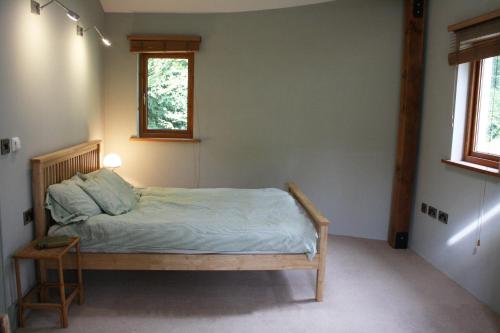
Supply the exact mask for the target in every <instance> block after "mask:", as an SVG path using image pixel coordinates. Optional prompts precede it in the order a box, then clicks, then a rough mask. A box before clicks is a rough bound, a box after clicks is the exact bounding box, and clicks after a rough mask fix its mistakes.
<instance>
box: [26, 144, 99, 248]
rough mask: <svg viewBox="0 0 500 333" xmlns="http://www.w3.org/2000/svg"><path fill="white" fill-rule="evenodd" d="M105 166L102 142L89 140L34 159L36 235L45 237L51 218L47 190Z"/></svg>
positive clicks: (32, 164) (33, 188) (38, 237)
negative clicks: (47, 207)
mask: <svg viewBox="0 0 500 333" xmlns="http://www.w3.org/2000/svg"><path fill="white" fill-rule="evenodd" d="M100 167H101V141H100V140H95V141H89V142H86V143H82V144H80V145H77V146H73V147H69V148H66V149H63V150H59V151H56V152H54V153H50V154H47V155H43V156H38V157H34V158H32V159H31V168H32V192H33V205H34V206H33V212H34V218H35V236H36V238H37V239H40V238H43V237H45V235H46V234H47V230H48V227H49V226H50V221H51V219H50V216H49V215H48V214H47V212H46V210H45V193H46V192H47V188H48V187H49V186H50V185H52V184H56V183H60V182H62V181H63V180H66V179H70V178H71V177H73V176H74V175H75V174H76V173H77V172H82V173H88V172H92V171H94V170H98V169H99V168H100Z"/></svg>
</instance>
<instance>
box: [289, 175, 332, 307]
mask: <svg viewBox="0 0 500 333" xmlns="http://www.w3.org/2000/svg"><path fill="white" fill-rule="evenodd" d="M288 191H289V192H290V194H291V195H292V196H293V197H294V198H295V199H296V200H297V201H298V202H299V203H300V204H301V205H302V207H304V210H305V211H306V212H307V213H308V214H309V217H310V218H311V220H312V221H313V222H314V224H315V227H316V230H317V231H318V236H319V237H318V247H317V250H318V254H317V255H318V261H319V263H318V270H317V272H316V300H317V301H319V302H321V301H322V300H323V285H324V280H325V270H326V247H327V245H328V226H329V225H330V221H329V220H328V219H327V218H326V217H325V216H324V215H323V214H321V212H320V211H319V210H318V208H316V207H315V206H314V205H313V203H312V202H311V200H309V198H308V197H306V196H305V194H304V193H302V191H301V190H300V189H299V187H298V186H297V185H296V184H295V183H288Z"/></svg>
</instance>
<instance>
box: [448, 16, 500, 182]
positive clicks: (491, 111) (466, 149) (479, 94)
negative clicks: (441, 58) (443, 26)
mask: <svg viewBox="0 0 500 333" xmlns="http://www.w3.org/2000/svg"><path fill="white" fill-rule="evenodd" d="M448 31H449V32H450V33H451V36H452V40H451V45H452V49H451V52H450V53H449V55H448V61H449V64H450V65H452V66H457V67H458V76H457V78H458V80H457V90H456V92H457V94H456V100H455V119H454V133H453V145H452V156H451V159H450V160H447V161H445V162H447V163H448V162H451V163H452V164H460V163H461V164H462V166H466V167H467V168H469V169H471V168H472V169H476V170H477V171H479V172H483V173H484V172H486V173H490V174H495V173H496V174H498V171H495V170H498V168H499V163H500V11H495V12H492V13H487V14H485V15H482V16H479V17H475V18H472V19H469V20H466V21H463V22H460V23H457V24H454V25H451V26H449V27H448Z"/></svg>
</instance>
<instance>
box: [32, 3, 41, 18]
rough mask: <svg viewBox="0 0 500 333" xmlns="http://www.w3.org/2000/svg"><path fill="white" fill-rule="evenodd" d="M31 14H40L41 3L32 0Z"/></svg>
mask: <svg viewBox="0 0 500 333" xmlns="http://www.w3.org/2000/svg"><path fill="white" fill-rule="evenodd" d="M31 14H36V15H40V3H38V2H36V1H35V0H31Z"/></svg>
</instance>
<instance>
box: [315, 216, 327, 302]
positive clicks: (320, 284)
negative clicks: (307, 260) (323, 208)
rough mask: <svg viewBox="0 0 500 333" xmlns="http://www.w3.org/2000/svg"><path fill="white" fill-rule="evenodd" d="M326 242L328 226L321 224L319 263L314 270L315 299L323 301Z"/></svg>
mask: <svg viewBox="0 0 500 333" xmlns="http://www.w3.org/2000/svg"><path fill="white" fill-rule="evenodd" d="M327 244H328V227H327V226H321V228H320V230H319V264H318V270H317V271H316V301H317V302H322V301H323V288H324V284H325V270H326V246H327Z"/></svg>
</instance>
